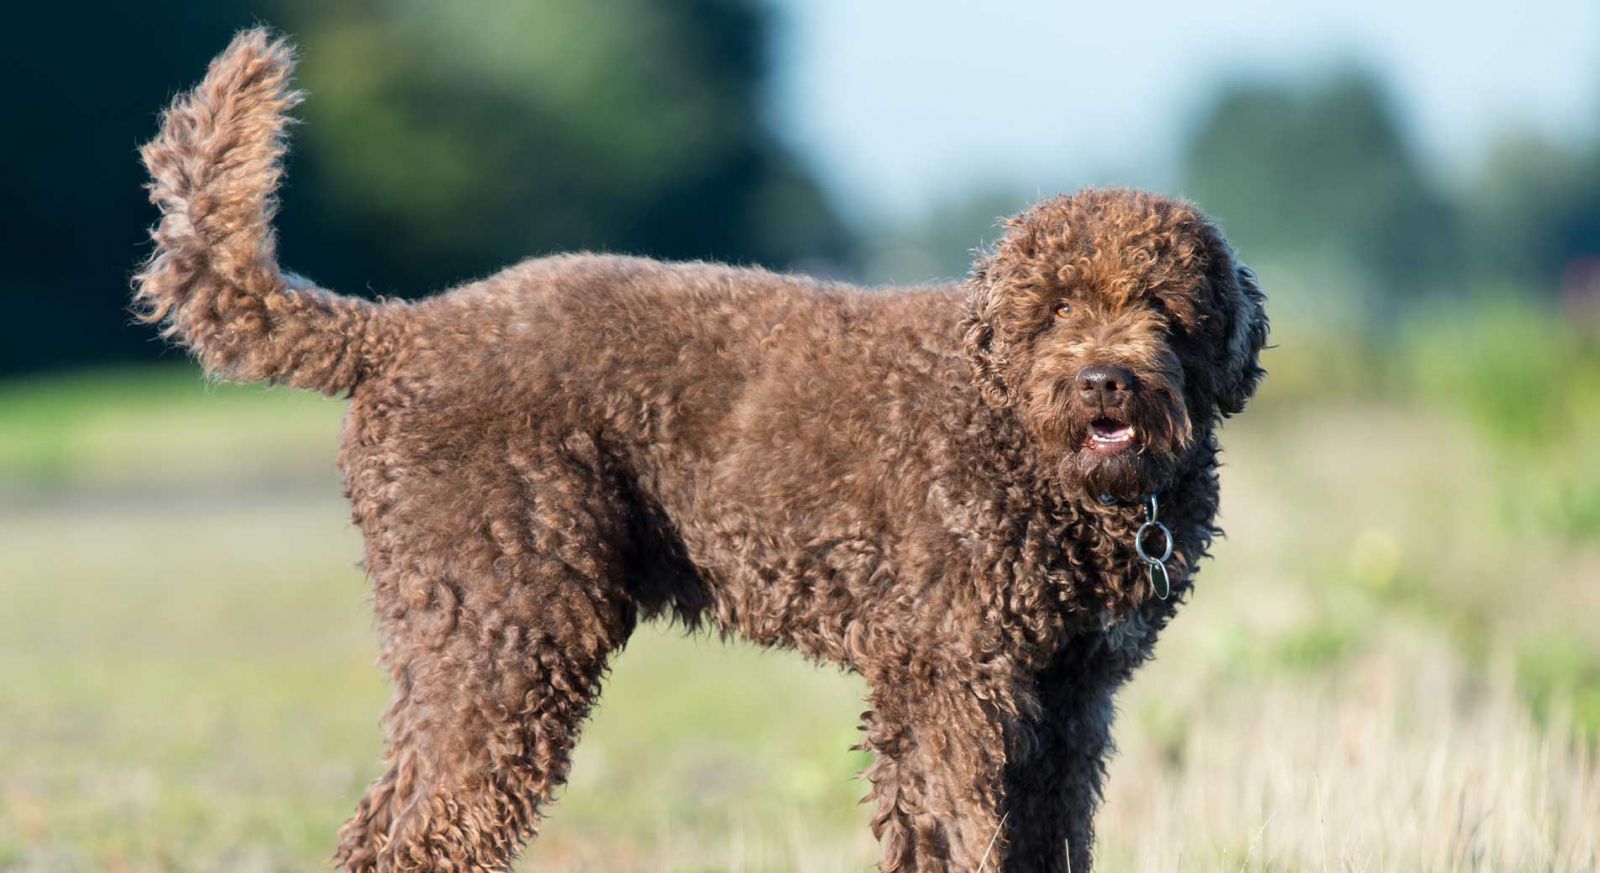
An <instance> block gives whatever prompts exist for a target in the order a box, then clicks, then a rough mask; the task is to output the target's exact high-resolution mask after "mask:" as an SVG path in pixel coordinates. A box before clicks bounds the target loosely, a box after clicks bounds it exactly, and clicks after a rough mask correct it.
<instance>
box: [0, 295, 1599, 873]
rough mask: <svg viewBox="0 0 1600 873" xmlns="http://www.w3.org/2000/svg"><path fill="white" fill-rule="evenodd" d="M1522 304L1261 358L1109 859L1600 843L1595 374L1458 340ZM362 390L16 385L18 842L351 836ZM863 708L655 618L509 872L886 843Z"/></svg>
mask: <svg viewBox="0 0 1600 873" xmlns="http://www.w3.org/2000/svg"><path fill="white" fill-rule="evenodd" d="M1505 321H1506V323H1507V324H1510V325H1511V327H1510V328H1507V330H1510V331H1512V332H1513V333H1512V334H1510V338H1509V339H1508V338H1506V336H1503V335H1502V334H1504V333H1505V331H1500V332H1497V333H1492V334H1491V335H1489V336H1487V337H1484V336H1477V335H1474V334H1472V333H1471V331H1472V330H1474V329H1475V328H1474V327H1473V326H1472V325H1471V324H1457V325H1454V326H1452V325H1449V324H1446V325H1443V326H1442V327H1440V328H1439V331H1440V332H1439V333H1438V334H1437V335H1435V336H1433V338H1432V339H1431V340H1430V339H1428V338H1421V339H1419V340H1418V341H1417V342H1415V343H1412V344H1410V345H1409V346H1408V349H1410V350H1411V351H1410V352H1408V357H1407V358H1406V359H1405V360H1403V361H1398V362H1389V363H1393V364H1394V367H1396V368H1398V369H1385V370H1384V373H1383V378H1382V379H1381V380H1379V382H1380V383H1381V384H1380V385H1379V390H1373V391H1364V390H1361V388H1360V386H1362V385H1363V384H1373V383H1372V382H1371V380H1372V379H1373V378H1375V377H1373V375H1372V371H1371V370H1369V369H1363V366H1370V365H1355V366H1352V365H1350V364H1349V363H1348V360H1347V358H1348V357H1349V356H1350V355H1351V351H1350V349H1348V348H1341V347H1338V346H1337V345H1336V344H1334V343H1332V341H1328V343H1327V344H1326V345H1325V346H1317V345H1316V343H1315V338H1314V337H1305V338H1303V339H1304V342H1302V343H1301V344H1300V347H1301V349H1302V351H1301V352H1299V353H1298V357H1296V358H1293V359H1287V360H1284V361H1281V362H1269V366H1272V367H1273V368H1274V380H1273V381H1272V382H1269V387H1268V389H1267V393H1266V395H1264V397H1263V398H1262V402H1261V403H1260V405H1259V408H1258V409H1255V410H1253V411H1252V412H1251V414H1249V415H1247V416H1244V417H1243V418H1241V419H1240V420H1239V421H1237V422H1235V423H1233V424H1231V425H1230V426H1229V427H1228V429H1227V432H1226V439H1225V442H1226V445H1227V456H1226V459H1227V464H1228V466H1227V468H1226V470H1225V485H1224V495H1225V507H1224V518H1223V523H1224V525H1225V527H1226V528H1227V529H1228V530H1229V532H1230V533H1231V535H1232V536H1231V538H1229V539H1228V540H1226V541H1225V542H1223V543H1222V544H1221V545H1220V547H1219V548H1218V550H1217V552H1218V554H1217V557H1216V560H1215V561H1214V562H1213V563H1212V564H1211V565H1209V566H1207V567H1206V568H1205V569H1204V571H1203V573H1202V576H1201V578H1200V583H1199V587H1198V592H1197V594H1196V596H1195V598H1194V600H1193V602H1192V603H1191V604H1190V605H1189V606H1187V607H1186V608H1185V610H1184V611H1183V613H1182V614H1181V615H1180V617H1179V619H1178V621H1177V622H1176V623H1175V624H1174V625H1173V627H1172V628H1171V629H1170V630H1169V632H1168V634H1167V636H1166V637H1165V638H1164V639H1163V641H1162V643H1161V646H1160V649H1159V655H1160V656H1159V658H1158V659H1157V660H1156V661H1155V662H1154V663H1153V664H1152V665H1151V666H1149V667H1148V668H1147V669H1146V670H1145V671H1144V672H1143V673H1142V674H1141V675H1140V677H1139V678H1138V679H1137V680H1136V681H1135V683H1134V684H1133V685H1132V686H1131V687H1130V688H1129V689H1128V691H1127V693H1126V694H1125V695H1124V696H1123V697H1122V699H1121V711H1122V715H1121V718H1120V721H1119V724H1118V730H1117V735H1118V740H1119V745H1120V747H1121V752H1120V754H1119V756H1118V758H1117V759H1116V762H1115V764H1114V766H1113V771H1112V776H1111V781H1110V788H1109V792H1108V797H1107V801H1106V805H1105V807H1104V809H1103V811H1102V813H1101V816H1100V822H1099V827H1100V833H1101V849H1100V854H1101V857H1102V859H1103V863H1102V867H1101V869H1105V870H1128V871H1146V870H1152V871H1166V870H1212V869H1226V870H1400V871H1405V870H1552V871H1593V870H1596V869H1597V865H1600V757H1597V752H1596V740H1597V737H1600V621H1597V620H1596V619H1597V617H1600V459H1597V458H1596V457H1595V456H1596V455H1597V454H1600V453H1596V452H1595V450H1594V445H1593V434H1594V433H1595V432H1597V431H1596V430H1594V429H1592V427H1593V426H1594V425H1595V424H1596V423H1597V417H1596V412H1595V410H1597V409H1600V402H1596V401H1595V398H1596V396H1597V395H1600V376H1597V373H1600V368H1597V367H1596V365H1595V359H1594V352H1593V349H1592V348H1591V347H1589V346H1587V345H1586V344H1583V343H1582V342H1581V338H1580V342H1579V345H1578V346H1576V347H1575V348H1576V351H1574V350H1572V349H1568V350H1566V351H1562V350H1561V349H1559V348H1558V349H1557V350H1556V351H1555V352H1553V353H1551V354H1556V355H1558V356H1559V355H1563V354H1565V355H1567V357H1566V358H1561V359H1559V360H1558V361H1557V362H1556V364H1554V365H1552V366H1553V370H1552V372H1554V373H1555V374H1556V376H1555V378H1557V379H1558V380H1562V381H1560V382H1559V384H1558V385H1557V386H1556V388H1554V389H1552V390H1548V391H1547V390H1545V389H1543V388H1541V392H1540V393H1539V394H1538V396H1536V397H1534V398H1532V399H1530V398H1528V397H1526V396H1524V395H1523V394H1522V393H1519V392H1518V390H1517V386H1515V385H1510V386H1506V385H1503V384H1500V383H1499V382H1496V381H1495V379H1496V378H1499V377H1497V376H1493V375H1492V374H1491V376H1489V377H1485V376H1483V374H1481V373H1479V372H1477V371H1474V370H1470V369H1468V370H1461V369H1460V368H1457V370H1456V371H1452V370H1451V369H1450V367H1451V366H1453V361H1454V359H1453V358H1451V357H1450V355H1449V350H1450V349H1451V348H1453V347H1455V346H1454V345H1453V344H1454V343H1459V342H1472V343H1475V344H1476V345H1475V348H1480V349H1482V348H1489V347H1492V346H1493V344H1494V343H1495V342H1502V343H1503V344H1505V345H1506V346H1508V348H1509V350H1508V351H1507V352H1506V353H1507V354H1517V353H1519V350H1518V349H1517V348H1516V345H1515V334H1514V331H1515V330H1517V329H1518V328H1517V327H1516V324H1515V320H1514V319H1507V320H1505ZM1451 331H1455V333H1451ZM1279 340H1280V342H1283V341H1284V338H1283V337H1282V336H1281V335H1280V337H1279ZM1430 342H1432V343H1433V345H1430V344H1429V343H1430ZM1319 348H1324V349H1326V350H1327V354H1328V355H1329V357H1328V358H1326V360H1327V361H1329V362H1334V361H1338V362H1340V364H1339V365H1340V366H1341V367H1343V368H1344V369H1343V370H1342V371H1341V372H1344V373H1345V374H1346V375H1345V378H1344V379H1342V380H1334V381H1331V382H1330V380H1329V379H1327V378H1326V374H1327V372H1329V367H1331V364H1330V365H1329V366H1321V365H1320V364H1319V363H1318V362H1319V360H1320V359H1319V358H1318V357H1317V354H1318V351H1317V349H1319ZM1574 355H1576V358H1574V357H1573V356H1574ZM1480 357H1481V356H1480ZM1573 360H1576V361H1578V365H1577V366H1573V365H1572V361H1573ZM1280 364H1281V366H1280ZM1484 366H1492V361H1491V362H1490V364H1488V365H1484ZM1546 395H1552V396H1554V398H1555V399H1554V400H1553V401H1551V400H1549V399H1548V398H1547V396H1546ZM1530 404H1532V405H1531V406H1530ZM339 409H340V407H339V404H337V403H335V402H332V401H324V400H320V399H316V398H310V397H306V396H303V395H296V394H293V393H290V392H284V391H267V390H264V389H259V388H221V387H214V386H206V385H204V384H203V383H201V382H200V381H199V380H198V378H197V377H196V375H195V374H194V372H193V371H190V370H187V369H183V368H175V369H170V370H161V371H153V372H149V371H147V372H140V373H112V374H88V375H84V376H78V377H68V378H55V379H47V380H36V381H32V382H24V383H16V384H12V385H9V386H0V869H4V870H28V871H58V870H59V871H76V870H112V871H147V870H200V871H207V870H218V871H221V870H228V871H253V870H305V869H315V868H316V867H317V865H318V864H319V863H320V862H321V860H322V859H323V858H325V857H326V855H327V854H328V852H329V851H330V850H331V848H332V837H333V833H334V830H335V829H336V828H337V826H338V824H339V822H340V821H342V819H343V817H344V816H345V815H346V814H348V812H349V810H350V808H351V807H352V805H353V804H354V802H355V799H356V798H357V797H358V796H359V794H360V792H361V790H362V787H363V786H364V785H365V783H366V782H367V781H368V780H369V779H371V778H372V777H373V776H374V775H375V774H376V760H377V756H378V753H379V732H378V728H377V723H376V719H377V715H378V713H379V711H380V710H381V708H382V706H383V704H384V701H385V697H386V690H385V688H384V687H383V684H382V681H381V677H380V673H379V670H378V669H377V668H376V667H375V666H374V665H373V661H374V657H375V653H376V645H375V641H374V636H373V633H372V631H371V627H370V619H369V615H368V611H367V607H366V605H365V603H364V598H365V593H366V592H365V585H364V582H363V580H362V578H361V576H360V574H359V572H358V571H357V570H356V569H355V568H354V562H355V560H356V558H357V556H358V543H357V541H356V537H355V535H354V533H353V531H352V530H351V529H350V527H349V525H348V520H347V513H346V510H345V508H344V506H343V504H342V502H341V500H340V499H339V496H338V486H337V484H336V482H335V479H334V475H333V472H332V456H333V444H334V439H335V433H336V430H337V426H338V422H337V420H338V414H339ZM1530 417H1531V419H1532V420H1525V419H1529V418H1530ZM860 697H861V687H860V685H859V683H858V682H857V680H855V679H854V678H853V677H849V676H844V675H840V674H838V673H835V672H832V671H826V670H819V669H816V668H813V667H811V666H809V665H806V664H804V663H803V662H801V661H799V660H798V659H797V658H794V657H788V656H784V655H782V654H776V653H764V652H757V651H754V650H752V649H749V648H745V647H739V646H728V645H723V644H720V643H717V642H715V641H713V640H707V639H703V638H688V637H685V636H684V635H683V634H681V633H680V632H678V631H676V630H672V629H662V628H648V629H644V630H642V631H641V633H640V634H639V635H638V636H637V637H636V638H635V640H634V641H633V642H632V643H631V644H630V646H629V648H628V649H627V651H626V652H625V653H624V655H623V656H622V657H621V659H620V661H619V662H618V664H617V666H616V670H615V673H614V675H613V677H612V679H611V681H610V683H609V685H608V688H607V692H606V695H605V698H604V701H603V704H602V706H601V707H600V710H599V713H598V715H597V716H596V718H595V720H594V721H593V723H592V724H591V726H590V728H589V730H588V732H587V735H586V739H585V742H584V743H583V745H582V746H581V747H580V750H579V753H578V761H577V763H576V767H575V771H574V777H573V780H572V782H571V785H570V788H569V789H568V791H567V792H566V793H565V794H564V796H563V798H562V800H561V801H560V803H559V804H558V805H557V806H556V807H555V810H554V814H553V816H552V818H551V819H550V820H549V822H548V824H547V827H546V830H545V833H544V835H543V837H542V838H541V839H540V841H539V842H538V843H537V844H536V845H535V846H534V847H533V848H532V849H531V850H530V851H528V852H527V853H526V855H525V857H524V860H523V862H522V864H521V866H520V867H519V869H523V870H551V871H580V870H581V871H632V870H651V871H655V870H661V871H710V870H719V871H720V870H727V871H791V870H792V871H838V870H849V869H866V868H867V867H868V866H869V865H870V863H871V860H872V858H873V857H874V851H873V846H872V843H871V840H870V838H869V836H868V835H867V833H866V829H865V826H864V823H865V811H864V810H862V809H861V808H858V807H857V806H856V799H857V798H858V797H859V796H860V795H861V794H862V793H863V791H864V786H863V785H862V784H861V783H860V782H859V781H857V780H856V779H855V778H854V774H855V772H856V771H857V770H859V769H860V767H861V766H862V765H863V764H864V761H863V759H862V758H861V757H860V756H859V754H858V753H854V752H850V751H848V749H849V747H850V746H852V745H853V744H854V743H855V742H856V737H857V734H856V730H855V724H856V718H857V715H858V713H859V712H860V710H861V708H862V704H861V701H860Z"/></svg>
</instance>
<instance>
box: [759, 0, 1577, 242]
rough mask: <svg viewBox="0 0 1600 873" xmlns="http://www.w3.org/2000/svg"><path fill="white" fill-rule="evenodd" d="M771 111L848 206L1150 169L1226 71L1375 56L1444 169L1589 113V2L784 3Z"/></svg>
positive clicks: (1373, 63) (926, 200)
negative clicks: (1496, 144)
mask: <svg viewBox="0 0 1600 873" xmlns="http://www.w3.org/2000/svg"><path fill="white" fill-rule="evenodd" d="M778 8H779V11H780V16H779V17H780V21H781V24H782V26H781V27H780V33H779V42H778V45H777V61H778V63H777V69H778V77H777V79H776V81H775V83H774V88H775V92H776V93H775V99H774V101H773V105H774V107H775V109H774V112H775V118H774V120H775V122H776V123H777V125H778V127H779V128H780V129H781V130H782V131H783V133H784V135H785V136H786V137H787V138H788V139H789V140H790V141H791V142H793V143H794V144H795V145H796V146H797V147H798V148H799V149H800V150H801V152H802V153H803V154H804V155H805V157H806V158H807V160H809V161H810V162H811V163H812V164H813V166H814V167H815V168H816V169H817V170H818V172H819V173H820V174H821V176H822V178H823V179H824V181H825V182H826V184H827V185H828V186H829V187H830V189H832V190H833V191H834V192H835V193H836V194H837V195H838V196H839V200H840V202H841V204H842V205H844V207H845V208H846V209H847V210H849V211H850V212H851V213H852V214H853V215H855V216H856V217H858V218H862V219H867V220H872V219H889V220H892V219H902V218H908V217H912V216H915V215H917V214H919V213H920V212H922V211H924V210H926V209H928V208H932V207H937V206H938V205H939V204H940V203H942V202H944V201H946V200H948V199H949V198H952V197H957V196H959V195H960V194H961V193H962V192H963V191H966V190H970V189H972V188H975V187H983V186H989V187H1004V188H1008V189H1015V190H1021V191H1024V192H1032V191H1035V190H1037V191H1038V192H1039V193H1051V192H1053V191H1055V190H1058V189H1062V188H1068V187H1074V186H1076V185H1079V184H1083V183H1085V182H1099V183H1128V184H1144V185H1153V186H1161V185H1164V184H1170V182H1171V181H1172V167H1173V156H1174V154H1175V151H1176V147H1177V143H1178V142H1179V141H1180V140H1181V137H1182V135H1183V133H1184V131H1185V130H1186V129H1187V126H1188V124H1189V123H1190V121H1191V119H1192V118H1193V117H1194V115H1195V112H1196V110H1197V109H1198V107H1199V106H1200V104H1201V103H1202V101H1203V100H1204V98H1205V96H1206V95H1207V94H1209V93H1210V92H1211V91H1212V89H1213V88H1214V87H1215V86H1216V85H1217V83H1218V82H1220V81H1225V80H1227V79H1229V78H1233V77H1239V76H1262V77H1288V78H1293V77H1305V76H1311V75H1315V74H1316V72H1317V71H1318V70H1325V69H1327V68H1328V67H1330V66H1332V65H1335V64H1337V63H1339V62H1341V61H1347V60H1355V61H1359V62H1362V63H1365V64H1367V65H1368V66H1370V67H1373V68H1375V69H1377V70H1378V71H1379V72H1380V73H1381V74H1382V75H1383V76H1384V77H1385V78H1386V79H1387V81H1388V82H1389V84H1390V86H1391V88H1392V91H1393V93H1394V95H1395V97H1396V99H1397V101H1398V105H1399V108H1400V109H1401V110H1402V112H1403V113H1404V116H1405V122H1406V124H1407V126H1408V128H1409V130H1410V132H1411V133H1412V134H1414V136H1415V137H1416V139H1417V142H1418V143H1419V145H1420V146H1421V147H1422V148H1423V149H1424V150H1425V152H1426V153H1427V155H1428V156H1429V157H1430V158H1432V159H1433V161H1434V166H1435V167H1437V168H1438V170H1439V172H1441V173H1444V174H1453V173H1466V172H1470V171H1471V170H1472V168H1473V167H1474V166H1475V165H1476V163H1477V162H1478V161H1479V160H1481V158H1482V156H1483V154H1484V152H1485V151H1486V149H1487V148H1488V147H1489V145H1490V144H1491V143H1492V142H1493V141H1494V140H1495V138H1496V137H1497V136H1498V135H1499V134H1501V133H1503V132H1504V131H1506V130H1508V129H1512V128H1526V129H1532V130H1535V131H1539V132H1543V133H1546V134H1549V135H1551V136H1554V137H1557V138H1561V139H1567V140H1576V139H1578V138H1580V137H1582V136H1586V135H1591V134H1593V133H1595V132H1596V126H1597V124H1600V0H1531V2H1521V3H1510V2H1502V3H1494V4H1489V3H1481V2H1478V3H1474V2H1458V3H1450V2H1441V0H1425V2H1404V0H1399V2H1383V0H1306V2H1297V0H1215V2H1211V3H1192V2H1191V3H1184V2H1172V0H1162V2H1146V3H1121V4H1118V3H1115V2H1107V0H1100V2H1091V3H1085V2H1053V3H1046V2H1020V0H989V2H984V3H975V2H947V0H923V2H917V0H778Z"/></svg>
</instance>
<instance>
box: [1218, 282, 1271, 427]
mask: <svg viewBox="0 0 1600 873" xmlns="http://www.w3.org/2000/svg"><path fill="white" fill-rule="evenodd" d="M1225 281H1227V282H1228V283H1229V284H1231V285H1232V286H1233V287H1232V288H1231V289H1230V293H1227V294H1226V295H1225V297H1226V299H1227V301H1228V306H1229V321H1230V323H1229V325H1228V346H1227V360H1226V362H1225V364H1224V366H1223V376H1222V379H1221V384H1220V389H1221V390H1220V391H1218V396H1217V404H1218V407H1219V408H1220V409H1221V410H1222V413H1223V414H1224V415H1232V414H1234V413H1236V412H1241V411H1243V410H1244V405H1245V403H1246V402H1247V401H1248V400H1249V399H1250V395H1252V394H1254V393H1255V391H1256V386H1257V385H1258V384H1260V382H1261V377H1263V376H1265V375H1267V371H1265V370H1263V369H1261V350H1262V348H1264V347H1265V346H1266V344H1267V327H1268V325H1267V312H1266V302H1267V298H1266V295H1265V294H1263V293H1261V284H1260V283H1259V282H1258V281H1256V274H1255V271H1254V270H1251V269H1250V268H1249V267H1247V266H1245V265H1244V264H1241V263H1238V262H1237V261H1235V262H1234V264H1233V267H1232V270H1231V275H1230V276H1229V277H1228V279H1227V280H1225Z"/></svg>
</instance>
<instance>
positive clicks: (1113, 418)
mask: <svg viewBox="0 0 1600 873" xmlns="http://www.w3.org/2000/svg"><path fill="white" fill-rule="evenodd" d="M1025 414H1026V417H1027V419H1028V423H1029V427H1030V429H1031V430H1032V431H1033V433H1034V435H1035V437H1036V438H1037V439H1038V440H1039V443H1040V446H1041V448H1042V449H1043V451H1044V452H1045V454H1046V458H1047V462H1048V463H1047V466H1048V467H1049V468H1050V469H1051V471H1052V472H1053V473H1054V474H1055V475H1056V476H1057V477H1058V478H1059V480H1060V482H1061V484H1062V486H1063V487H1065V488H1067V489H1069V490H1072V491H1075V492H1078V493H1079V494H1081V495H1082V496H1083V497H1085V498H1087V499H1099V498H1101V497H1103V496H1104V497H1111V498H1114V499H1116V500H1138V499H1140V498H1142V497H1144V496H1146V495H1149V494H1152V493H1155V492H1157V491H1160V490H1161V489H1162V488H1164V487H1165V486H1166V485H1167V483H1169V482H1170V481H1171V480H1172V477H1173V475H1174V474H1175V473H1176V472H1177V469H1178V465H1179V459H1180V458H1182V457H1183V456H1184V454H1185V453H1186V452H1187V450H1188V448H1189V443H1190V440H1191V426H1190V419H1189V415H1188V409H1187V407H1186V406H1185V404H1184V403H1183V401H1182V399H1181V398H1179V397H1178V396H1177V395H1176V394H1175V393H1174V392H1172V391H1170V390H1166V389H1161V388H1157V389H1154V390H1150V391H1147V392H1144V393H1143V394H1142V396H1140V397H1138V398H1136V399H1135V400H1134V402H1133V403H1131V404H1129V405H1128V406H1127V407H1126V408H1125V409H1123V410H1118V411H1115V412H1110V413H1108V412H1106V411H1103V410H1097V409H1087V408H1085V407H1083V406H1082V405H1080V404H1079V403H1077V402H1076V400H1075V399H1074V398H1073V397H1072V396H1071V394H1070V392H1069V391H1067V390H1063V389H1061V388H1060V387H1058V386H1052V387H1051V388H1050V389H1048V390H1047V391H1045V392H1040V393H1038V394H1035V395H1034V398H1033V399H1032V400H1031V401H1030V402H1029V403H1028V404H1027V407H1026V410H1025ZM1124 430H1127V431H1131V433H1129V434H1127V436H1131V440H1127V439H1126V437H1125V436H1124ZM1125 440H1126V442H1127V444H1126V445H1125V446H1124V441H1125Z"/></svg>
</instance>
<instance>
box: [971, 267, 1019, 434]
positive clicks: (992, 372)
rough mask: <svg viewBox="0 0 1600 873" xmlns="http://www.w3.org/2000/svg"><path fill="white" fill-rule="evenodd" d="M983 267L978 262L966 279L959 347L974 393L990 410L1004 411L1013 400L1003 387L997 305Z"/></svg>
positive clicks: (1005, 385) (1004, 385)
mask: <svg viewBox="0 0 1600 873" xmlns="http://www.w3.org/2000/svg"><path fill="white" fill-rule="evenodd" d="M988 274H989V271H988V269H987V265H986V264H985V263H984V262H982V261H980V262H979V263H978V265H977V266H976V267H974V268H973V271H972V275H971V277H969V278H968V279H967V313H966V317H964V318H963V319H962V320H961V329H962V338H961V347H962V349H963V350H964V351H965V352H966V353H967V366H969V367H971V368H972V378H973V381H975V382H976V383H977V385H978V391H979V392H980V393H982V394H983V399H984V401H985V402H987V403H988V404H989V405H990V406H993V407H996V408H1004V407H1006V406H1010V405H1011V403H1012V401H1013V400H1014V395H1013V394H1012V391H1011V388H1010V387H1009V386H1008V385H1007V384H1006V380H1005V376H1004V375H1003V371H1004V369H1005V344H1004V342H1003V341H1002V340H1001V339H1000V338H999V336H997V327H998V324H997V321H998V319H999V312H998V309H999V307H998V305H997V303H998V301H996V300H995V294H994V289H993V287H992V285H991V283H990V280H989V275H988Z"/></svg>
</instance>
